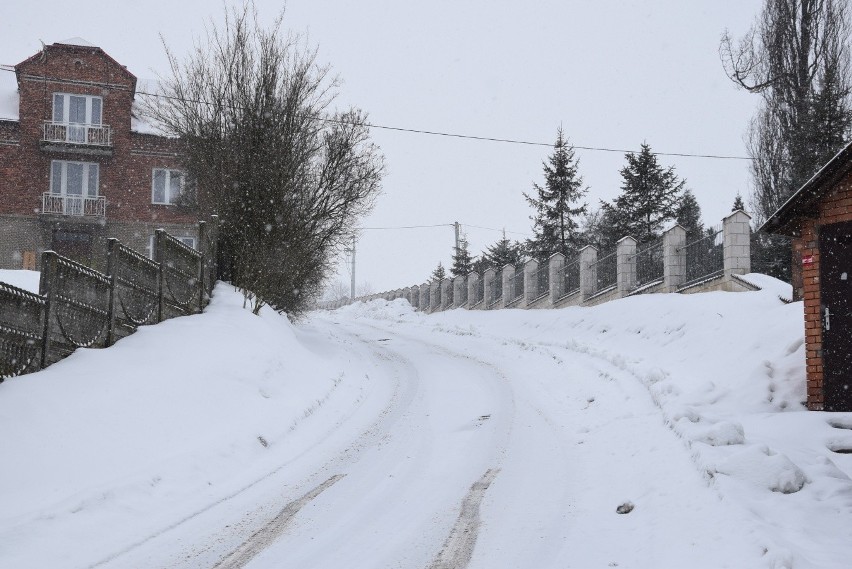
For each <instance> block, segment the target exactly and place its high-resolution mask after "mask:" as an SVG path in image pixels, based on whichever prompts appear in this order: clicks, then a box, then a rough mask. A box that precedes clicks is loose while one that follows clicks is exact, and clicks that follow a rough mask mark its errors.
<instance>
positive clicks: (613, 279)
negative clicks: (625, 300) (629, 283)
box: [589, 249, 618, 292]
mask: <svg viewBox="0 0 852 569" xmlns="http://www.w3.org/2000/svg"><path fill="white" fill-rule="evenodd" d="M589 266H590V267H597V283H596V285H595V292H600V291H602V290H605V289H608V288H609V287H612V286H615V284H616V283H617V282H618V257H617V256H616V254H615V249H613V250H612V252H611V253H607V254H606V255H604V256H602V257H598V260H597V261H595V262H594V263H592V264H591V265H589Z"/></svg>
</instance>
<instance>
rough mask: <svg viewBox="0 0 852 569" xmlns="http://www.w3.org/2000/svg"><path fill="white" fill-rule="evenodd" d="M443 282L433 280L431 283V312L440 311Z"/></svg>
mask: <svg viewBox="0 0 852 569" xmlns="http://www.w3.org/2000/svg"><path fill="white" fill-rule="evenodd" d="M442 300H443V299H442V298H441V282H440V281H432V282H431V283H429V312H438V311H439V310H441V302H442Z"/></svg>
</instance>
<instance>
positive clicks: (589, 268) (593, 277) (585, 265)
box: [580, 245, 598, 300]
mask: <svg viewBox="0 0 852 569" xmlns="http://www.w3.org/2000/svg"><path fill="white" fill-rule="evenodd" d="M597 261H598V250H597V248H596V247H595V246H594V245H586V246H585V247H583V248H582V249H580V297H581V298H582V299H583V300H585V299H587V298H589V297H590V296H592V295H593V294H595V291H596V290H597V288H598V266H597V265H596V264H595V263H597Z"/></svg>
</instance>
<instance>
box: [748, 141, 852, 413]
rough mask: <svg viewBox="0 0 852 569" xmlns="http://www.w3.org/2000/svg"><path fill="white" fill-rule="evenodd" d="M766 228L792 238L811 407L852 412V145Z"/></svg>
mask: <svg viewBox="0 0 852 569" xmlns="http://www.w3.org/2000/svg"><path fill="white" fill-rule="evenodd" d="M761 230H762V231H768V232H770V233H777V234H781V235H787V236H790V237H792V238H793V251H792V253H793V286H794V287H796V289H797V290H796V293H797V294H796V296H797V297H799V298H802V299H803V300H804V308H805V348H806V364H807V383H808V387H807V405H808V409H811V410H816V411H823V410H824V411H852V144H850V145H848V146H846V148H844V149H843V150H841V151H840V152H839V153H837V155H836V156H835V157H834V158H832V159H831V160H830V161H829V162H828V163H826V164H825V165H824V166H823V167H822V168H821V169H820V170H819V172H817V173H816V174H815V175H814V176H813V177H812V178H811V179H810V180H808V182H807V183H806V184H805V185H804V186H802V187H801V188H800V189H799V191H797V192H796V193H795V194H794V195H793V196H792V197H791V198H790V199H789V200H788V201H787V203H785V204H784V205H783V206H781V208H780V209H779V210H778V211H777V212H775V213H774V214H773V215H772V217H770V218H769V219H768V220H767V221H766V223H765V224H764V225H763V227H761Z"/></svg>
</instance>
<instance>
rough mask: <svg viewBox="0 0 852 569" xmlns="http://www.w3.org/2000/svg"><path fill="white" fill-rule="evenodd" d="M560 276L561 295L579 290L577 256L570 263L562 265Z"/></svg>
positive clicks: (578, 260)
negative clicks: (561, 284) (561, 283)
mask: <svg viewBox="0 0 852 569" xmlns="http://www.w3.org/2000/svg"><path fill="white" fill-rule="evenodd" d="M560 277H561V278H562V282H563V286H562V291H563V293H562V296H563V297H564V296H568V295H569V294H574V293H575V292H577V291H578V290H580V258H579V257H577V258H576V259H574V260H573V261H571V262H570V263H565V265H564V266H563V267H562V271H561V274H560Z"/></svg>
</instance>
